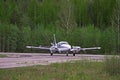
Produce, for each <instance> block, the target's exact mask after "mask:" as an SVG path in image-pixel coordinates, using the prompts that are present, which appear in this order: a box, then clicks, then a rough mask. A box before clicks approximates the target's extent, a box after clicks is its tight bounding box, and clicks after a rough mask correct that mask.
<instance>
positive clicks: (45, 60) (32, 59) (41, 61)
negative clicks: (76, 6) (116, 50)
mask: <svg viewBox="0 0 120 80" xmlns="http://www.w3.org/2000/svg"><path fill="white" fill-rule="evenodd" d="M0 54H4V55H7V57H4V58H0V68H14V67H23V66H33V65H49V64H51V63H62V62H67V61H71V62H74V61H75V60H90V61H103V60H104V58H105V55H89V54H76V56H73V55H72V54H69V56H66V54H54V55H53V56H50V54H47V53H0Z"/></svg>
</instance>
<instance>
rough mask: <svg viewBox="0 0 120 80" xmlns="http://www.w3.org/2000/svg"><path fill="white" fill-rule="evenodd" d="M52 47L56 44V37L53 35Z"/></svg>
mask: <svg viewBox="0 0 120 80" xmlns="http://www.w3.org/2000/svg"><path fill="white" fill-rule="evenodd" d="M53 45H54V46H56V45H57V43H56V37H55V34H54V35H53Z"/></svg>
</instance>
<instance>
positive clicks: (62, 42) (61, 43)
mask: <svg viewBox="0 0 120 80" xmlns="http://www.w3.org/2000/svg"><path fill="white" fill-rule="evenodd" d="M63 44H68V42H65V41H61V42H59V43H58V45H63Z"/></svg>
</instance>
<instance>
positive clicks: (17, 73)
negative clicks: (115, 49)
mask: <svg viewBox="0 0 120 80" xmlns="http://www.w3.org/2000/svg"><path fill="white" fill-rule="evenodd" d="M103 64H104V63H102V62H80V61H78V62H75V63H62V64H59V63H55V64H51V65H48V66H32V67H22V68H13V69H0V80H120V76H111V75H109V74H107V73H105V72H104V70H103Z"/></svg>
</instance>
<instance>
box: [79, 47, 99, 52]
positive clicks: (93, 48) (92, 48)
mask: <svg viewBox="0 0 120 80" xmlns="http://www.w3.org/2000/svg"><path fill="white" fill-rule="evenodd" d="M96 49H101V47H91V48H81V50H84V51H85V50H96Z"/></svg>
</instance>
